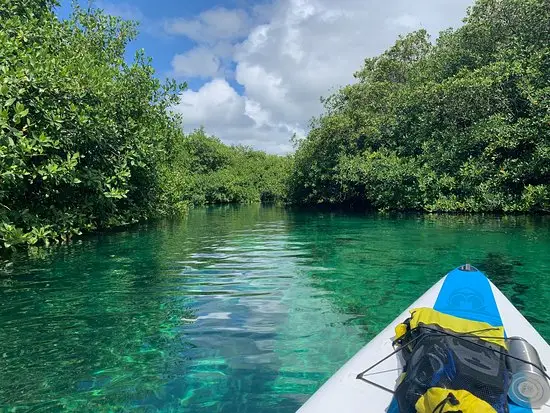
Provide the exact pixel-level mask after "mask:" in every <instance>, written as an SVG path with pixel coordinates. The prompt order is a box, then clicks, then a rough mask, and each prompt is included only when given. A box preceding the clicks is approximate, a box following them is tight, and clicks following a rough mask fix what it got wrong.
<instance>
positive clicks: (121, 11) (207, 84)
mask: <svg viewBox="0 0 550 413" xmlns="http://www.w3.org/2000/svg"><path fill="white" fill-rule="evenodd" d="M82 1H83V2H84V0H82ZM472 2H473V0H415V1H411V0H384V1H382V0H255V1H254V0H217V1H215V0H126V1H125V0H95V1H94V2H93V4H94V6H95V7H99V8H102V9H104V10H105V11H106V12H107V13H109V14H113V15H117V16H120V17H123V18H126V19H132V20H137V21H139V23H140V28H139V29H140V34H139V36H138V38H137V39H136V40H135V41H134V42H133V43H132V44H131V45H130V48H129V50H128V58H129V59H130V58H131V56H133V52H134V51H135V50H136V49H140V48H143V49H145V52H146V54H147V55H149V56H151V57H152V58H153V66H154V67H155V70H156V75H157V76H158V77H160V78H161V79H164V78H174V79H176V80H178V81H179V82H187V84H188V88H187V90H185V91H183V92H182V93H181V96H180V98H181V102H180V104H179V105H177V107H175V108H174V109H175V110H176V111H178V112H180V113H181V114H182V115H183V119H184V129H185V131H186V132H190V131H192V130H194V129H196V128H198V127H201V126H203V127H204V129H205V131H206V132H207V133H208V134H211V135H215V136H217V137H218V138H220V139H221V140H222V141H224V142H225V143H227V144H243V145H247V146H252V147H254V148H256V149H261V150H265V151H267V152H270V153H278V154H285V153H289V152H292V150H293V148H292V144H291V142H290V138H291V137H292V136H293V135H294V134H296V135H297V136H299V137H302V136H304V135H305V134H307V131H308V125H309V122H310V120H311V119H312V117H315V116H318V115H320V114H321V113H322V111H323V107H322V104H321V101H320V98H321V97H322V96H325V97H326V96H328V95H329V94H330V93H332V92H334V91H335V90H337V89H338V88H339V87H341V86H344V85H346V84H349V83H353V81H354V78H353V73H354V72H356V71H357V70H359V69H360V67H361V65H362V63H363V61H364V59H365V58H367V57H372V56H376V55H378V54H380V53H381V52H383V51H384V50H386V49H387V48H388V47H390V46H391V45H392V44H393V43H394V42H395V40H396V39H397V37H398V36H399V35H400V34H406V33H408V32H411V31H413V30H416V29H419V28H424V29H426V30H427V31H428V32H429V33H430V34H431V36H432V39H435V38H437V35H438V33H439V32H440V31H441V30H444V29H446V28H449V27H455V28H456V27H458V26H460V25H461V24H462V19H463V18H464V16H465V15H466V10H467V8H468V7H469V6H470V5H471V4H472ZM86 4H87V2H86ZM69 11H70V1H68V0H63V1H62V4H61V6H60V8H59V9H58V11H57V12H58V15H59V16H61V17H66V16H67V15H68V13H69Z"/></svg>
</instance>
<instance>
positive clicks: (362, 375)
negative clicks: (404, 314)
mask: <svg viewBox="0 0 550 413" xmlns="http://www.w3.org/2000/svg"><path fill="white" fill-rule="evenodd" d="M420 328H422V329H424V330H430V331H432V332H431V333H427V332H426V333H422V334H420V335H419V336H417V337H414V338H412V339H411V340H409V341H407V342H405V343H404V344H401V345H400V346H399V348H398V349H397V350H395V351H392V352H391V353H390V354H388V355H387V356H385V357H384V358H382V359H380V360H379V361H377V362H376V363H374V364H373V365H372V366H370V367H369V368H367V369H366V370H364V371H362V372H361V373H359V374H358V375H357V376H356V379H357V380H361V381H364V382H365V383H368V384H370V385H372V386H375V387H378V388H380V389H382V390H385V391H387V392H389V393H391V394H395V391H394V390H392V389H390V388H388V387H385V386H383V385H381V384H379V383H375V382H373V381H371V380H369V379H366V378H365V375H366V374H367V373H368V372H369V371H371V370H372V369H373V368H375V367H377V366H379V365H380V364H382V363H383V362H384V361H386V360H387V359H389V358H390V357H392V356H394V355H395V354H397V353H399V352H400V351H402V350H403V349H404V348H407V347H408V346H409V345H411V344H413V343H414V342H417V343H416V344H418V341H421V340H423V339H425V338H426V337H432V336H438V335H439V336H450V337H454V338H457V339H459V340H464V341H467V342H468V343H470V344H474V345H476V346H479V347H481V348H484V349H486V347H485V346H484V345H483V344H480V343H477V342H475V341H473V340H475V339H478V338H482V339H483V338H491V339H495V338H497V339H501V340H520V339H521V338H519V337H517V338H516V337H511V338H506V337H492V336H478V335H476V336H472V334H473V333H479V332H482V331H487V330H496V329H497V327H493V328H485V329H482V330H474V331H469V332H466V333H463V334H454V333H451V332H448V331H443V330H438V329H435V328H431V327H428V326H426V325H421V326H417V327H415V328H412V329H411V330H410V332H412V331H414V330H417V329H420ZM472 339H473V340H472ZM393 345H394V346H395V342H393ZM491 351H493V352H495V353H498V354H501V355H504V356H506V357H510V358H512V359H514V360H517V361H519V362H522V363H525V364H529V365H531V366H533V367H535V368H536V369H537V370H539V371H540V372H541V373H542V374H543V375H544V377H546V379H547V380H550V376H548V374H547V373H546V371H545V370H543V369H541V368H540V367H539V366H537V365H536V364H534V363H531V362H530V361H528V360H524V359H521V358H519V357H515V356H512V355H511V354H509V353H508V352H506V351H500V350H496V349H491ZM543 367H544V366H543ZM544 369H546V367H544Z"/></svg>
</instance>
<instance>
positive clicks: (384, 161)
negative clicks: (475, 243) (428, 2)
mask: <svg viewBox="0 0 550 413" xmlns="http://www.w3.org/2000/svg"><path fill="white" fill-rule="evenodd" d="M549 22H550V3H548V0H478V1H477V3H476V4H475V5H474V6H473V7H472V8H471V9H470V11H469V13H468V16H467V17H466V19H465V20H464V23H465V24H464V25H463V26H462V27H461V28H459V29H457V30H447V31H444V32H442V33H441V34H440V37H439V38H438V39H437V41H436V42H435V44H432V43H431V42H430V40H429V38H428V35H427V34H426V32H425V31H423V30H420V31H417V32H414V33H411V34H409V35H407V36H405V37H402V38H400V39H399V40H398V41H397V42H396V43H395V45H394V46H393V47H391V48H390V49H389V50H387V51H386V52H385V53H383V54H382V55H380V56H378V57H375V58H369V59H366V60H365V64H364V67H363V68H362V69H361V70H360V71H359V72H357V73H356V74H355V77H356V78H357V80H358V81H357V83H355V84H352V85H349V86H345V87H343V88H341V89H340V90H339V91H338V92H337V93H335V94H334V95H332V96H330V97H329V98H328V99H325V101H324V103H325V106H326V113H325V114H324V115H322V116H321V117H320V118H318V119H315V120H314V121H313V124H312V130H311V132H310V133H309V135H308V136H307V138H306V139H305V140H303V141H302V142H301V143H300V144H299V147H298V149H297V152H296V155H295V167H294V170H293V172H292V177H291V181H290V196H291V198H292V199H294V200H295V201H296V202H299V203H306V204H356V205H361V206H364V207H371V208H376V209H397V210H409V209H414V210H428V211H469V212H475V211H495V212H500V211H505V212H548V211H550V24H549Z"/></svg>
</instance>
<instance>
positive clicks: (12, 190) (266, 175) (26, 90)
mask: <svg viewBox="0 0 550 413" xmlns="http://www.w3.org/2000/svg"><path fill="white" fill-rule="evenodd" d="M55 5H56V2H55V0H12V1H9V2H2V3H0V248H10V247H12V246H14V245H19V244H31V245H32V244H37V243H48V242H50V241H51V240H60V239H68V238H70V237H71V236H72V235H74V234H79V233H81V232H82V231H83V230H84V231H90V230H94V229H99V228H107V227H112V226H117V225H123V224H126V223H131V222H135V221H138V220H142V219H148V218H151V217H156V216H162V215H168V214H174V213H179V212H181V211H184V210H186V208H187V207H188V206H189V205H190V204H197V203H199V204H202V203H213V202H253V201H260V200H264V201H268V200H269V201H273V200H277V199H279V198H280V197H281V196H282V194H283V189H284V186H283V179H282V177H283V173H282V171H285V170H286V166H285V165H286V163H287V162H286V160H285V159H284V158H279V157H275V156H271V155H266V154H264V153H261V152H257V151H252V150H250V149H247V148H242V147H227V146H225V145H223V144H222V143H220V142H219V141H218V140H217V139H215V138H212V137H207V136H205V134H204V133H203V132H202V131H200V130H199V131H196V132H195V133H193V134H191V135H190V136H185V135H184V134H183V132H182V127H181V119H180V118H179V117H177V116H175V115H173V114H171V113H170V110H169V109H170V107H171V106H172V105H174V104H175V103H176V102H177V101H178V95H179V92H180V91H181V90H182V89H183V88H184V87H185V85H177V84H176V83H175V82H173V81H167V82H164V83H163V82H160V81H159V80H158V79H157V78H156V77H155V76H154V70H153V68H152V66H151V62H150V60H149V59H148V58H147V57H146V56H145V55H144V53H143V52H138V53H137V54H136V56H135V60H134V62H133V63H131V64H128V63H126V62H125V60H124V53H125V50H126V46H127V44H128V42H129V41H131V40H132V39H133V38H134V36H135V35H136V26H135V24H134V23H132V22H127V21H123V20H121V19H119V18H116V17H111V16H106V15H104V14H103V13H102V12H100V11H98V10H94V9H91V10H85V11H84V10H81V9H78V8H76V9H75V10H74V13H73V16H72V18H71V19H69V20H66V21H60V20H58V19H57V18H56V17H55V14H54V9H53V7H54V6H55Z"/></svg>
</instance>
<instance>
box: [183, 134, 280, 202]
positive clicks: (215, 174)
mask: <svg viewBox="0 0 550 413" xmlns="http://www.w3.org/2000/svg"><path fill="white" fill-rule="evenodd" d="M183 146H184V152H185V153H186V154H188V159H187V165H186V167H187V169H188V170H189V171H190V181H189V186H188V188H187V194H188V195H187V197H188V199H190V200H191V202H192V203H193V204H220V203H253V202H268V203H270V202H279V201H283V200H284V199H285V194H286V186H285V181H286V176H287V175H288V173H289V165H290V163H289V159H288V158H284V157H280V156H276V155H268V154H266V153H264V152H261V151H255V150H252V149H250V148H247V147H243V146H235V147H230V146H226V145H224V144H223V143H221V142H220V141H219V140H218V139H217V138H215V137H209V136H207V135H206V134H205V133H204V131H203V130H202V129H199V130H197V131H195V132H194V133H192V134H190V135H189V136H188V137H187V138H186V139H185V140H184V143H183Z"/></svg>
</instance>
